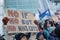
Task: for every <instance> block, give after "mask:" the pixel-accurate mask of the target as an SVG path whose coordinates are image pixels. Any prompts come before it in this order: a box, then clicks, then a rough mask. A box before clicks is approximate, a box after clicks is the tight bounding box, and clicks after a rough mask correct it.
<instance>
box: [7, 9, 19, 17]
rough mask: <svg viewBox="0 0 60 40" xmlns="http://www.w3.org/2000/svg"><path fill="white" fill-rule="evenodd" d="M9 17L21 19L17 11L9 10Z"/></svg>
mask: <svg viewBox="0 0 60 40" xmlns="http://www.w3.org/2000/svg"><path fill="white" fill-rule="evenodd" d="M8 16H10V17H19V13H18V12H17V11H13V10H8Z"/></svg>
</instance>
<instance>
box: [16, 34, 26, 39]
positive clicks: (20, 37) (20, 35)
mask: <svg viewBox="0 0 60 40" xmlns="http://www.w3.org/2000/svg"><path fill="white" fill-rule="evenodd" d="M24 36H26V35H25V34H24V33H18V34H16V35H15V39H16V40H21V39H22V37H24ZM26 38H27V37H26Z"/></svg>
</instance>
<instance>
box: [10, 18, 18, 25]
mask: <svg viewBox="0 0 60 40" xmlns="http://www.w3.org/2000/svg"><path fill="white" fill-rule="evenodd" d="M9 23H10V24H19V20H18V19H17V18H10V20H9Z"/></svg>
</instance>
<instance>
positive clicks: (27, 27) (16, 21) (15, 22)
mask: <svg viewBox="0 0 60 40" xmlns="http://www.w3.org/2000/svg"><path fill="white" fill-rule="evenodd" d="M6 14H7V15H6V16H7V17H8V18H9V19H10V20H9V22H8V24H7V31H8V33H19V32H20V33H21V32H37V31H38V27H37V26H36V25H35V24H34V22H33V21H34V15H33V14H32V13H30V12H25V11H19V10H9V9H8V10H7V11H6Z"/></svg>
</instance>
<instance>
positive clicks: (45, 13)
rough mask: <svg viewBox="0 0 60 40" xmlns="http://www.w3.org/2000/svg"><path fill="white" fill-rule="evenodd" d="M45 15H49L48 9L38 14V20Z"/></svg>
mask: <svg viewBox="0 0 60 40" xmlns="http://www.w3.org/2000/svg"><path fill="white" fill-rule="evenodd" d="M45 16H51V14H50V11H49V9H48V10H46V11H45V12H43V13H42V14H39V18H40V20H41V19H42V18H44V17H45Z"/></svg>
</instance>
